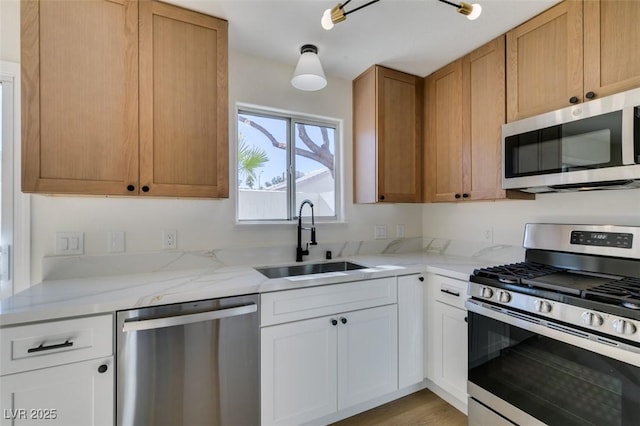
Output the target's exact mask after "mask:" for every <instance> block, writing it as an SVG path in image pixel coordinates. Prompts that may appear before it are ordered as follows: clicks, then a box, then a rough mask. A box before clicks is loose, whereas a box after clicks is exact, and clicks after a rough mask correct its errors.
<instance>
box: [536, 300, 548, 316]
mask: <svg viewBox="0 0 640 426" xmlns="http://www.w3.org/2000/svg"><path fill="white" fill-rule="evenodd" d="M533 305H534V307H535V308H536V311H538V312H542V313H543V314H546V313H549V312H551V303H549V302H547V301H546V300H539V299H536V300H534V301H533Z"/></svg>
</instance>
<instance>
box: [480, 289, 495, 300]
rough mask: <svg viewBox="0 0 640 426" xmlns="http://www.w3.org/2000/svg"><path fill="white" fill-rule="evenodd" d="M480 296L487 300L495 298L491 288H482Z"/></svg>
mask: <svg viewBox="0 0 640 426" xmlns="http://www.w3.org/2000/svg"><path fill="white" fill-rule="evenodd" d="M480 296H481V297H484V298H485V299H491V296H493V290H491V289H490V288H489V287H482V289H481V290H480Z"/></svg>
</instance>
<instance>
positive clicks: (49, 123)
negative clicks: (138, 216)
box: [21, 0, 138, 194]
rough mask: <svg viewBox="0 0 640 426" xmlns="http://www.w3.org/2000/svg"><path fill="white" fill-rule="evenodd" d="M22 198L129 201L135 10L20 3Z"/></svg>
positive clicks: (134, 132) (133, 174)
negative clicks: (118, 198)
mask: <svg viewBox="0 0 640 426" xmlns="http://www.w3.org/2000/svg"><path fill="white" fill-rule="evenodd" d="M21 7H22V9H21V61H22V158H23V162H22V164H23V169H22V191H24V192H45V193H68V194H130V193H131V192H129V191H128V190H127V187H128V186H129V185H133V186H134V187H135V185H136V184H137V181H138V3H137V2H136V1H134V0H120V1H108V0H98V1H80V2H79V1H67V0H63V1H60V0H40V1H23V2H22V6H21Z"/></svg>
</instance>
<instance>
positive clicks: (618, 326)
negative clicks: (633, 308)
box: [613, 319, 636, 334]
mask: <svg viewBox="0 0 640 426" xmlns="http://www.w3.org/2000/svg"><path fill="white" fill-rule="evenodd" d="M613 329H614V330H615V331H616V332H617V333H620V334H633V333H635V332H636V326H635V325H634V324H633V323H632V322H629V321H625V320H623V319H617V320H615V321H614V322H613Z"/></svg>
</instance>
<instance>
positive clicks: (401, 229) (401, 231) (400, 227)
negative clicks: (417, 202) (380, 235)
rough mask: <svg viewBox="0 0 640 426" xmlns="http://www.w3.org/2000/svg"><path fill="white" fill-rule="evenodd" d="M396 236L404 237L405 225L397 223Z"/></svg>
mask: <svg viewBox="0 0 640 426" xmlns="http://www.w3.org/2000/svg"><path fill="white" fill-rule="evenodd" d="M396 238H404V225H403V224H398V225H396Z"/></svg>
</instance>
